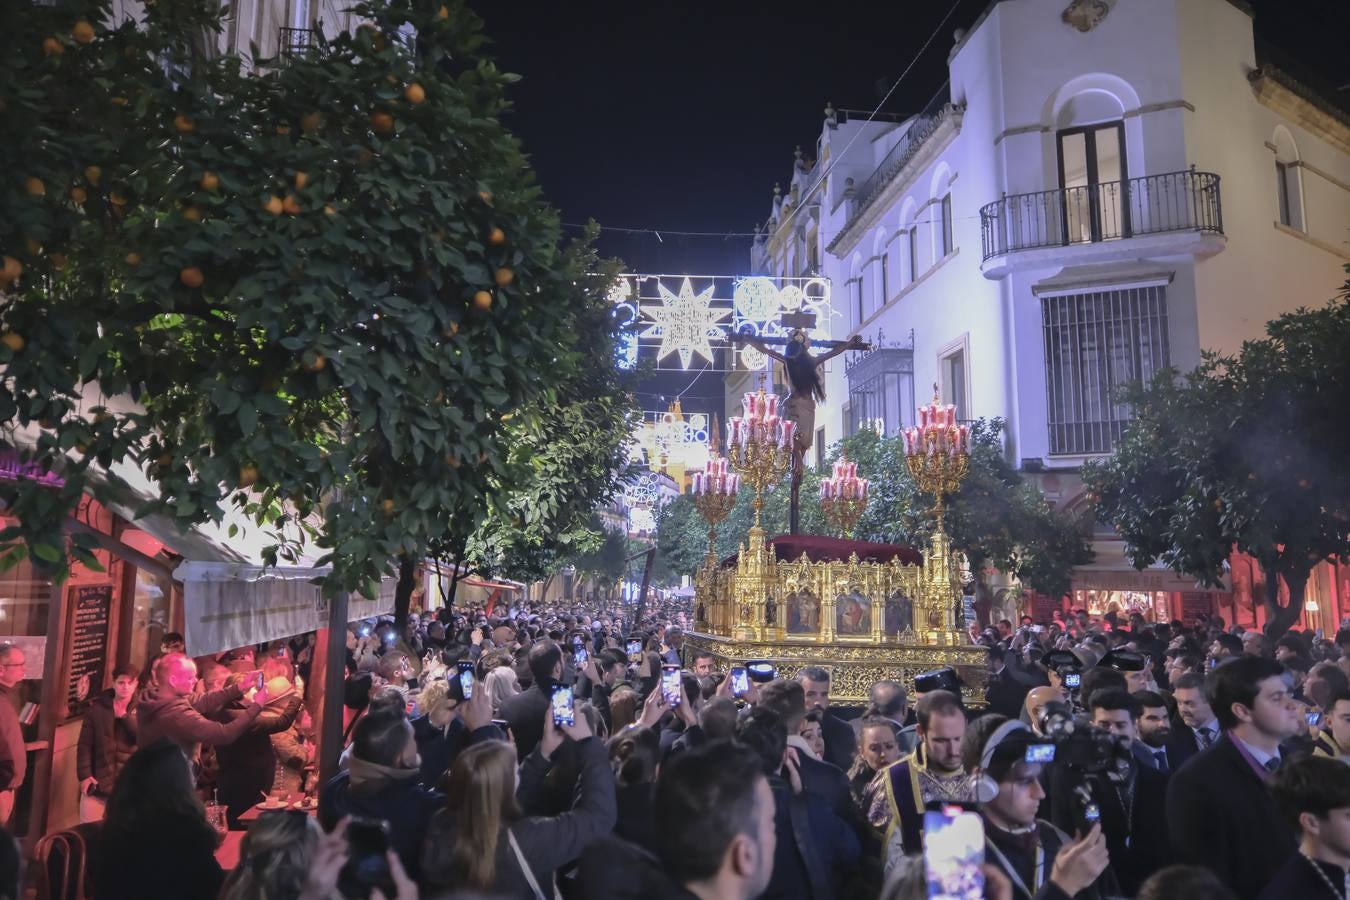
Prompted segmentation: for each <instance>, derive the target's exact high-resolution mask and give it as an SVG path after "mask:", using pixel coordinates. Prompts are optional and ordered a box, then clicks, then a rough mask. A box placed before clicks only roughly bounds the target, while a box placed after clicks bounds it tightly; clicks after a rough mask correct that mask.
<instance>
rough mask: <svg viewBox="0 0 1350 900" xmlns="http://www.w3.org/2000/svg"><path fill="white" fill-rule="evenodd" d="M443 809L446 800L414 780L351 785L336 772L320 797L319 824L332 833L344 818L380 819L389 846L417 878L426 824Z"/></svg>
mask: <svg viewBox="0 0 1350 900" xmlns="http://www.w3.org/2000/svg"><path fill="white" fill-rule="evenodd" d="M444 805H445V796H444V795H443V794H440V793H439V792H437V791H433V790H430V789H428V788H426V787H423V786H422V784H421V782H420V781H419V780H417V779H415V778H414V779H409V780H405V781H395V780H387V781H383V782H381V781H363V782H361V783H360V784H356V785H353V784H352V783H351V772H339V773H338V774H337V775H336V776H334V777H333V780H332V781H330V782H328V784H326V785H324V788H323V791H322V793H321V794H320V795H319V824H321V825H323V827H324V830H326V831H332V830H333V827H334V826H335V825H337V823H338V821H339V820H341V819H342V817H343V816H360V817H362V818H366V819H383V820H384V821H386V822H388V823H389V833H390V845H391V847H392V848H393V850H394V852H396V853H397V854H398V858H399V860H400V861H401V862H402V863H403V867H404V868H405V869H407V870H408V874H409V875H410V876H411V877H412V878H414V879H415V878H417V877H418V875H419V868H418V867H419V865H420V863H421V857H422V838H423V836H424V835H425V834H426V833H427V823H428V822H430V821H431V817H432V816H433V815H434V814H435V813H436V811H437V810H438V809H440V808H441V807H443V806H444Z"/></svg>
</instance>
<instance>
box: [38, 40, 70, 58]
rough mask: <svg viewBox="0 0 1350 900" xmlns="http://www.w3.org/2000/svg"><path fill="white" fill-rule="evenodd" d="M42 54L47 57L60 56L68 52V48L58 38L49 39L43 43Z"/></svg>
mask: <svg viewBox="0 0 1350 900" xmlns="http://www.w3.org/2000/svg"><path fill="white" fill-rule="evenodd" d="M42 52H43V54H44V55H46V56H60V55H61V54H62V53H65V52H66V48H65V47H64V46H62V44H61V42H60V41H58V40H57V39H56V38H54V37H49V38H45V39H44V40H43V41H42Z"/></svg>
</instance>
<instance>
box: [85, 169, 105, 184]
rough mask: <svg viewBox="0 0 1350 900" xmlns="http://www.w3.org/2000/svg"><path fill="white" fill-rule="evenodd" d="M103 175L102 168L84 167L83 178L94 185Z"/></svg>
mask: <svg viewBox="0 0 1350 900" xmlns="http://www.w3.org/2000/svg"><path fill="white" fill-rule="evenodd" d="M102 177H103V170H102V169H100V168H99V167H98V166H85V167H84V180H85V181H87V182H89V183H90V184H92V185H94V186H96V187H97V186H98V180H99V179H100V178H102Z"/></svg>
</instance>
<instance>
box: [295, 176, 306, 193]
mask: <svg viewBox="0 0 1350 900" xmlns="http://www.w3.org/2000/svg"><path fill="white" fill-rule="evenodd" d="M307 184H309V175H307V174H305V173H304V172H296V173H295V189H296V190H297V191H300V190H304V187H305V185H307Z"/></svg>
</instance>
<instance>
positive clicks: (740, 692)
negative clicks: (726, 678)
mask: <svg viewBox="0 0 1350 900" xmlns="http://www.w3.org/2000/svg"><path fill="white" fill-rule="evenodd" d="M731 693H732V695H733V696H736V697H743V696H745V695H746V694H748V693H750V676H749V675H747V674H746V673H745V666H732V668H731Z"/></svg>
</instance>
